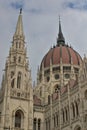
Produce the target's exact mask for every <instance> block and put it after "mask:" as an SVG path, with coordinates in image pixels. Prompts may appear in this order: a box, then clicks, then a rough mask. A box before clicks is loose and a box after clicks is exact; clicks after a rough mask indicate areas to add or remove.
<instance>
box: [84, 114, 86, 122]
mask: <svg viewBox="0 0 87 130" xmlns="http://www.w3.org/2000/svg"><path fill="white" fill-rule="evenodd" d="M84 121H85V122H86V123H87V114H86V115H85V119H84Z"/></svg>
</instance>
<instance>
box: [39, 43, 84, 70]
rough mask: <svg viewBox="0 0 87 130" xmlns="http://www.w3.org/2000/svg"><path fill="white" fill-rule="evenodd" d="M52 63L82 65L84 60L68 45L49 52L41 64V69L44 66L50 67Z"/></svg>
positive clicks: (54, 48)
mask: <svg viewBox="0 0 87 130" xmlns="http://www.w3.org/2000/svg"><path fill="white" fill-rule="evenodd" d="M50 61H51V62H52V65H57V64H60V62H62V64H73V65H80V64H81V63H82V58H81V56H80V55H79V54H78V53H77V52H76V51H75V50H74V49H73V48H71V47H69V46H67V45H60V46H56V47H53V48H51V49H50V50H49V51H48V53H47V54H46V55H45V56H44V58H43V60H42V62H41V67H42V65H44V68H46V67H49V66H50Z"/></svg>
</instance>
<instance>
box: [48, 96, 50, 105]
mask: <svg viewBox="0 0 87 130" xmlns="http://www.w3.org/2000/svg"><path fill="white" fill-rule="evenodd" d="M48 104H50V95H48Z"/></svg>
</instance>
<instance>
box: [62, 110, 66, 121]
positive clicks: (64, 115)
mask: <svg viewBox="0 0 87 130" xmlns="http://www.w3.org/2000/svg"><path fill="white" fill-rule="evenodd" d="M62 112H63V113H62V114H63V123H64V122H65V113H64V110H63V111H62Z"/></svg>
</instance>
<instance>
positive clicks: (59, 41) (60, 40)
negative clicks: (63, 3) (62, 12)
mask: <svg viewBox="0 0 87 130" xmlns="http://www.w3.org/2000/svg"><path fill="white" fill-rule="evenodd" d="M64 44H65V38H64V37H63V33H62V29H61V21H60V17H59V34H58V38H57V45H64Z"/></svg>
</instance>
